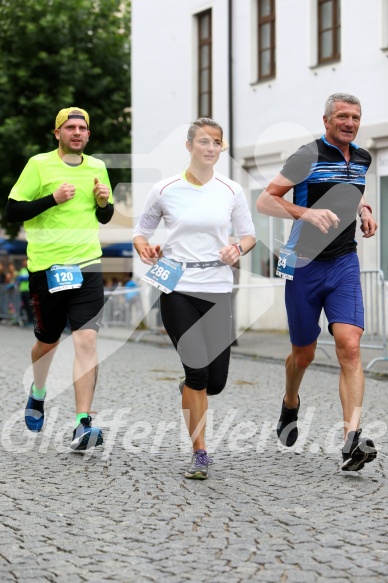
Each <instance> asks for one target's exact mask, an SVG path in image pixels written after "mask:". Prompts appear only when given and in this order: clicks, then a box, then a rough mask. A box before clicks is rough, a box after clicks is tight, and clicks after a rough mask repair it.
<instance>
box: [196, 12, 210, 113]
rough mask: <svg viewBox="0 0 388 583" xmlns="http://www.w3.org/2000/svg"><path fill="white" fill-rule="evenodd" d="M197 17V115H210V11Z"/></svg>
mask: <svg viewBox="0 0 388 583" xmlns="http://www.w3.org/2000/svg"><path fill="white" fill-rule="evenodd" d="M197 19H198V117H212V11H211V10H206V12H201V14H199V15H198V16H197Z"/></svg>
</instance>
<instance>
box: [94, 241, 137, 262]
mask: <svg viewBox="0 0 388 583" xmlns="http://www.w3.org/2000/svg"><path fill="white" fill-rule="evenodd" d="M102 256H103V257H127V258H131V257H133V245H132V243H130V242H126V243H112V244H111V245H107V246H106V247H103V248H102Z"/></svg>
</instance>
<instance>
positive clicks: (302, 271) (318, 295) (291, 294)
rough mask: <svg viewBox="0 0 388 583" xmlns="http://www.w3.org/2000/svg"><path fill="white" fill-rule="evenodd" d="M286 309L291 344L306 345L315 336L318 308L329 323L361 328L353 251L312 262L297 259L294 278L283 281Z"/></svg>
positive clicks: (358, 276) (358, 265)
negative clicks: (284, 283) (334, 257)
mask: <svg viewBox="0 0 388 583" xmlns="http://www.w3.org/2000/svg"><path fill="white" fill-rule="evenodd" d="M285 300H286V309H287V317H288V327H289V331H290V339H291V342H292V344H294V346H308V345H309V344H312V343H313V342H315V340H316V339H317V338H318V336H319V334H320V332H321V328H320V327H319V319H320V316H321V312H322V309H323V310H324V311H325V314H326V318H327V320H328V322H329V332H330V333H331V334H332V331H331V326H332V324H334V323H341V324H352V325H353V326H358V327H359V328H362V329H364V305H363V299H362V290H361V282H360V264H359V261H358V256H357V253H349V254H347V255H343V256H342V257H337V258H336V259H327V260H325V261H316V260H312V261H311V260H310V259H303V258H298V261H297V265H296V269H295V273H294V279H293V280H292V281H290V280H287V281H286V291H285Z"/></svg>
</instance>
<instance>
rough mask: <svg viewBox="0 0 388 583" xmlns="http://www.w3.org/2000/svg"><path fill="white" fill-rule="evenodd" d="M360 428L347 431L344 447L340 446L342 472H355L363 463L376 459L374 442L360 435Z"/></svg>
mask: <svg viewBox="0 0 388 583" xmlns="http://www.w3.org/2000/svg"><path fill="white" fill-rule="evenodd" d="M361 431H362V429H359V430H358V431H349V433H348V437H347V440H346V443H345V445H344V447H343V448H342V458H343V463H342V470H343V471H344V472H357V471H358V470H361V469H362V468H363V467H364V464H368V463H369V462H373V460H374V459H376V456H377V451H376V448H375V444H374V443H373V441H372V440H371V439H368V438H367V437H360V435H361Z"/></svg>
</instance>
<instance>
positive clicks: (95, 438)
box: [70, 415, 104, 451]
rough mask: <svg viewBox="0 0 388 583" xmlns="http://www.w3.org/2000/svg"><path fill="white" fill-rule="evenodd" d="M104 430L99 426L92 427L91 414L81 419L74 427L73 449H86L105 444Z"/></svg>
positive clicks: (71, 445) (71, 446) (71, 447)
mask: <svg viewBox="0 0 388 583" xmlns="http://www.w3.org/2000/svg"><path fill="white" fill-rule="evenodd" d="M103 441H104V439H103V437H102V431H101V429H99V428H98V427H92V418H91V417H90V415H89V416H88V417H85V418H84V419H81V422H80V423H79V425H78V426H77V427H76V428H75V429H74V432H73V441H72V442H71V444H70V449H72V450H73V451H85V450H87V449H91V448H92V447H96V446H97V445H102V444H103Z"/></svg>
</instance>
